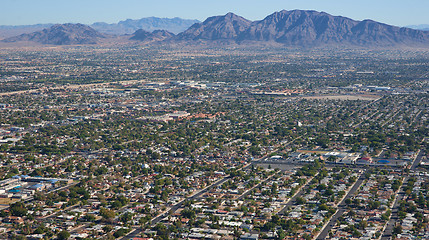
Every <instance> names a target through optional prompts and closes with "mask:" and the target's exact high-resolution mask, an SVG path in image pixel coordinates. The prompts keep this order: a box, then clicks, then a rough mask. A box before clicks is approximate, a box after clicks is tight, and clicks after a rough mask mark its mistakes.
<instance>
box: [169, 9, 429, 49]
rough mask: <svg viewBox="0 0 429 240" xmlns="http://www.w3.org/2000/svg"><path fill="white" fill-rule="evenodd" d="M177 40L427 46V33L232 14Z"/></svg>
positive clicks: (287, 14)
mask: <svg viewBox="0 0 429 240" xmlns="http://www.w3.org/2000/svg"><path fill="white" fill-rule="evenodd" d="M176 39H178V40H194V41H195V40H207V39H209V40H220V39H222V40H230V41H235V42H237V43H245V42H273V43H280V44H284V45H287V46H320V45H352V46H395V45H428V44H429V32H424V31H419V30H414V29H410V28H400V27H395V26H391V25H387V24H383V23H379V22H375V21H372V20H364V21H355V20H352V19H350V18H346V17H340V16H332V15H330V14H327V13H324V12H317V11H304V10H293V11H286V10H283V11H280V12H275V13H273V14H271V15H269V16H267V17H266V18H264V19H263V20H260V21H254V22H251V21H249V20H246V19H244V18H242V17H240V16H237V15H235V14H233V13H228V14H226V15H225V16H217V17H211V18H208V19H207V20H206V21H204V22H202V23H197V24H194V25H193V26H191V27H190V28H189V29H188V30H186V31H185V32H183V33H180V34H179V35H178V36H177V37H176Z"/></svg>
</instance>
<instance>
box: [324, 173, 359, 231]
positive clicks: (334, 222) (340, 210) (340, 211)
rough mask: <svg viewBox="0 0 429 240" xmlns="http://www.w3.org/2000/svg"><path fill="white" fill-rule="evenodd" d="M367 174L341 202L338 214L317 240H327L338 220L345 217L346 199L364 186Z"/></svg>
mask: <svg viewBox="0 0 429 240" xmlns="http://www.w3.org/2000/svg"><path fill="white" fill-rule="evenodd" d="M365 173H366V172H364V173H362V175H361V176H360V177H359V179H358V180H357V181H356V182H355V184H354V185H353V187H352V189H350V191H349V192H348V193H347V195H346V197H345V198H344V199H343V201H341V202H340V204H338V210H337V212H336V213H335V214H334V216H332V218H331V220H329V222H328V224H326V226H325V227H324V228H323V229H322V231H321V232H320V234H319V236H318V237H317V238H316V239H326V237H327V236H328V234H329V231H331V229H332V228H333V227H334V226H335V224H336V222H337V220H338V218H339V217H340V216H341V215H343V213H344V212H345V211H346V209H347V205H346V203H345V201H346V199H348V198H350V197H351V196H353V194H355V192H356V191H357V190H358V189H359V187H360V185H362V183H363V181H364V180H365Z"/></svg>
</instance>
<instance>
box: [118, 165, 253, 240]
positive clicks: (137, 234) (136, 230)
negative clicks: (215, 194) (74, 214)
mask: <svg viewBox="0 0 429 240" xmlns="http://www.w3.org/2000/svg"><path fill="white" fill-rule="evenodd" d="M250 167H251V164H249V165H248V166H246V167H244V168H243V169H248V168H250ZM230 179H232V177H231V176H226V177H224V178H223V179H221V180H219V181H217V182H215V183H214V184H212V185H210V186H208V187H206V188H205V189H203V190H201V191H200V192H198V193H196V194H194V195H192V196H190V197H188V198H186V199H184V200H182V201H181V202H179V203H177V204H176V205H173V206H172V207H171V208H170V210H169V211H166V212H165V213H163V214H161V215H159V216H157V217H155V218H153V219H152V221H151V225H156V224H157V223H159V222H160V221H161V220H162V219H164V218H165V217H167V216H168V215H169V213H170V212H175V211H177V209H179V208H181V207H183V204H184V203H185V202H186V201H190V200H195V199H198V198H199V197H201V196H202V195H203V194H205V193H207V192H208V191H210V190H211V189H213V188H215V187H217V186H219V185H222V184H223V183H224V182H226V181H228V180H230ZM141 233H142V231H141V229H140V228H134V231H133V232H132V233H130V234H128V235H127V236H125V237H123V238H122V239H133V238H139V237H141Z"/></svg>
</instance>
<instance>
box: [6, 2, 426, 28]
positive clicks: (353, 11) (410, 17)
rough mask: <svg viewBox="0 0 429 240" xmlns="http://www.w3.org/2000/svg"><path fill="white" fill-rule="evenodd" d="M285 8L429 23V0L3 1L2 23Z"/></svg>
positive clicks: (255, 14)
mask: <svg viewBox="0 0 429 240" xmlns="http://www.w3.org/2000/svg"><path fill="white" fill-rule="evenodd" d="M282 9H286V10H293V9H304V10H317V11H324V12H327V13H330V14H332V15H336V16H346V17H350V18H352V19H356V20H363V19H373V20H375V21H379V22H383V23H387V24H392V25H396V26H406V25H411V24H429V14H428V12H429V0H0V25H24V24H35V23H67V22H73V23H78V22H79V23H85V24H90V23H94V22H108V23H113V22H118V21H120V20H125V19H128V18H130V19H139V18H142V17H151V16H155V17H181V18H188V19H198V20H201V21H202V20H205V19H206V18H207V17H210V16H214V15H224V14H226V13H228V12H233V13H236V14H238V15H240V16H243V17H245V18H247V19H250V20H260V19H262V18H264V17H265V16H267V15H269V14H271V13H273V12H275V11H280V10H282Z"/></svg>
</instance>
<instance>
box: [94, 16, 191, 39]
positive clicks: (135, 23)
mask: <svg viewBox="0 0 429 240" xmlns="http://www.w3.org/2000/svg"><path fill="white" fill-rule="evenodd" d="M198 22H200V21H198V20H189V19H182V18H177V17H176V18H157V17H148V18H141V19H137V20H132V19H127V20H125V21H120V22H118V23H113V24H108V23H104V22H98V23H94V24H92V25H91V27H92V28H94V29H95V30H97V31H99V32H102V33H107V34H116V35H124V34H132V33H134V32H135V31H137V30H139V29H143V30H145V31H148V32H153V31H154V30H166V31H169V32H172V33H175V34H177V33H180V32H183V31H185V30H186V29H188V28H189V27H190V26H191V25H192V24H194V23H198Z"/></svg>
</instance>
